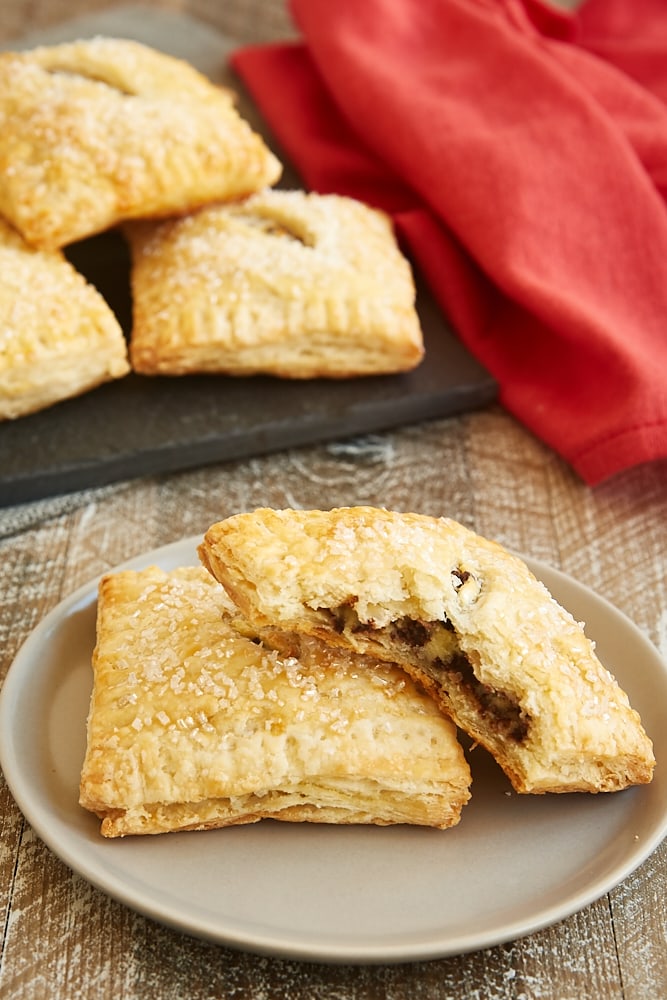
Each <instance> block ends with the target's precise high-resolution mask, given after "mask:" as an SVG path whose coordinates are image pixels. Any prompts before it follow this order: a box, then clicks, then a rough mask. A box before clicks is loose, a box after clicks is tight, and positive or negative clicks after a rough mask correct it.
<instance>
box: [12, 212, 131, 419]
mask: <svg viewBox="0 0 667 1000" xmlns="http://www.w3.org/2000/svg"><path fill="white" fill-rule="evenodd" d="M129 370H130V366H129V364H128V360H127V345H126V343H125V338H124V337H123V332H122V330H121V328H120V326H119V324H118V322H117V320H116V317H115V316H114V314H113V313H112V311H111V309H110V308H109V307H108V306H107V304H106V302H105V301H104V299H103V298H102V296H101V295H100V294H99V292H98V291H97V290H96V289H95V288H93V286H92V285H89V284H88V283H87V282H86V281H85V279H84V278H83V277H82V275H80V274H79V273H78V272H77V271H76V270H75V269H74V268H73V267H72V265H71V264H70V263H69V261H67V260H66V259H65V257H64V256H63V255H62V253H61V252H60V251H59V250H53V251H46V250H36V249H34V248H33V247H30V246H28V244H27V243H25V241H24V240H23V239H22V238H21V236H20V235H19V234H18V233H17V232H16V231H15V230H14V229H12V228H11V227H10V226H8V225H7V224H6V223H5V222H3V221H2V220H1V219H0V420H7V419H12V418H14V417H20V416H23V415H25V414H28V413H33V412H35V411H36V410H41V409H44V408H45V407H47V406H51V405H52V404H53V403H57V402H59V401H60V400H63V399H68V398H69V397H71V396H76V395H79V394H80V393H82V392H86V391H87V390H88V389H92V388H93V387H94V386H97V385H100V384H101V383H102V382H107V381H109V380H111V379H115V378H120V377H121V376H123V375H125V374H127V372H128V371H129Z"/></svg>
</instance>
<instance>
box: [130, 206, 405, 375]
mask: <svg viewBox="0 0 667 1000" xmlns="http://www.w3.org/2000/svg"><path fill="white" fill-rule="evenodd" d="M126 232H127V234H128V236H129V238H130V243H131V246H132V250H133V254H132V256H133V271H132V290H133V298H134V324H133V331H132V340H131V345H130V358H131V362H132V367H133V368H134V369H135V371H138V372H141V373H143V374H147V375H160V374H161V375H183V374H185V373H187V372H218V373H226V374H229V375H254V374H258V373H265V374H271V375H277V376H281V377H284V378H317V377H329V378H345V377H348V376H355V375H371V374H382V373H388V372H398V371H404V370H407V369H410V368H414V367H415V366H416V365H417V364H418V363H419V361H420V360H421V357H422V354H423V343H422V333H421V327H420V324H419V320H418V318H417V314H416V311H415V289H414V285H413V279H412V272H411V270H410V266H409V264H408V262H407V260H406V259H405V258H404V257H403V255H402V254H401V252H400V250H399V249H398V246H397V244H396V240H395V238H394V234H393V231H392V228H391V223H390V221H389V219H388V217H386V216H385V215H383V214H381V213H380V212H377V211H375V210H373V209H370V208H368V207H367V206H366V205H363V204H362V203H361V202H358V201H354V200H353V199H350V198H342V197H338V196H336V195H318V194H306V193H305V192H303V191H278V190H275V191H274V190H271V191H263V192H260V193H258V194H255V195H253V196H252V197H250V198H248V199H246V200H245V201H243V202H240V203H235V204H233V205H224V206H215V207H209V208H206V209H203V210H202V211H200V212H198V213H197V214H195V215H192V216H189V217H187V218H183V219H179V220H177V221H168V222H165V223H162V224H160V225H157V226H156V225H155V224H153V225H141V224H133V225H131V226H128V227H127V228H126Z"/></svg>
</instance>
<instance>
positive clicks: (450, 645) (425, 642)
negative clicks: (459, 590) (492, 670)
mask: <svg viewBox="0 0 667 1000" xmlns="http://www.w3.org/2000/svg"><path fill="white" fill-rule="evenodd" d="M468 576H469V574H461V577H460V582H461V585H462V584H463V583H465V581H466V579H467V578H468ZM354 603H355V601H354V599H350V600H349V601H347V602H346V603H345V604H340V605H338V607H335V608H331V609H329V608H320V609H319V611H320V613H322V614H325V615H326V616H327V618H328V619H329V621H330V623H331V626H332V627H333V628H334V629H335V630H336V632H338V633H339V634H343V633H348V634H349V635H361V634H366V635H368V636H369V638H371V639H372V638H373V637H374V636H375V637H377V639H378V640H379V642H380V643H381V637H382V635H383V634H384V635H386V636H388V637H389V639H390V641H391V642H393V643H397V644H399V645H400V646H402V647H403V649H406V648H407V649H410V650H413V651H414V654H415V663H416V664H418V665H419V666H420V667H421V668H422V669H423V670H425V671H426V672H427V673H428V674H429V675H430V676H431V677H432V678H433V679H434V680H435V681H436V682H437V684H438V685H439V686H440V687H441V688H442V690H443V692H444V693H445V694H446V695H447V696H448V697H449V698H450V699H451V701H452V704H453V705H454V706H456V702H457V700H459V699H460V698H461V696H463V698H465V700H466V701H468V702H471V701H472V702H474V703H475V705H476V710H477V712H478V713H479V715H480V716H481V717H482V718H483V719H484V723H485V725H486V726H487V727H488V728H493V729H494V730H495V731H496V733H497V734H498V735H499V736H502V737H504V738H506V739H508V740H512V741H514V742H516V743H521V742H523V741H524V740H525V739H526V737H527V736H528V732H529V729H530V721H531V720H530V716H529V715H527V714H526V713H525V712H524V711H523V709H522V708H521V705H520V704H519V702H518V701H517V699H516V698H514V697H513V696H512V695H510V694H508V693H507V692H506V691H501V690H499V689H497V688H493V687H491V686H490V685H488V684H483V683H482V681H480V680H479V678H478V677H477V676H476V675H475V672H474V670H473V667H472V664H471V663H470V660H469V659H468V657H467V656H466V655H465V653H463V652H462V651H461V650H460V649H459V647H458V642H457V639H456V634H455V630H454V626H453V625H452V623H451V622H450V621H449V620H448V619H445V620H443V621H440V622H424V621H420V620H419V619H415V618H408V617H404V618H398V619H397V620H396V621H394V622H392V623H391V624H390V625H388V626H387V627H386V628H384V629H378V628H376V627H375V625H374V623H373V622H361V621H360V620H359V617H358V615H357V613H356V611H355V609H354ZM382 645H383V650H384V652H386V651H387V646H386V644H382Z"/></svg>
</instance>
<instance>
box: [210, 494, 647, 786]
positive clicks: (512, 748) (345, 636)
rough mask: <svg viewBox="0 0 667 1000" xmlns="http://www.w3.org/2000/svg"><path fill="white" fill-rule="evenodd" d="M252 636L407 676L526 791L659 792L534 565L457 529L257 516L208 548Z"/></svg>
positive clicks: (235, 523) (232, 522)
mask: <svg viewBox="0 0 667 1000" xmlns="http://www.w3.org/2000/svg"><path fill="white" fill-rule="evenodd" d="M200 555H201V558H202V561H203V563H204V564H205V565H206V566H207V567H208V568H209V569H210V571H211V572H212V573H213V574H214V575H215V576H216V577H217V579H218V580H220V581H221V582H222V583H223V584H224V586H225V588H226V589H227V591H228V593H229V594H230V596H231V597H232V599H233V600H234V601H235V603H236V604H237V605H238V607H239V609H240V611H241V613H242V614H243V615H244V617H246V618H247V619H248V621H249V622H250V623H251V624H252V625H253V627H262V626H267V625H271V626H272V627H277V628H282V629H284V630H294V631H297V632H299V633H303V634H306V635H313V636H318V637H320V638H321V639H323V640H325V641H326V642H328V643H329V644H330V645H331V646H332V647H341V648H345V649H348V650H354V651H356V652H359V653H364V654H366V655H370V656H374V657H377V658H379V659H382V660H388V661H392V662H396V663H399V664H401V666H402V667H403V668H404V669H405V671H406V672H407V673H409V674H410V675H411V676H412V677H413V678H415V679H417V680H418V681H421V682H422V684H423V685H424V686H425V687H426V688H427V689H428V690H429V692H430V693H431V695H432V696H433V697H434V699H435V700H436V701H437V702H438V703H439V704H440V705H441V706H442V708H443V709H444V710H445V711H446V712H447V713H448V714H449V715H450V716H451V717H452V719H453V720H454V721H455V722H456V723H457V725H458V726H460V727H461V729H463V730H465V732H466V733H468V734H469V735H470V736H471V737H472V739H473V740H475V741H476V742H478V743H480V744H482V745H483V746H485V747H486V748H487V749H488V750H489V751H490V752H491V753H492V754H493V756H494V757H495V758H496V760H497V761H498V763H499V764H500V765H501V767H502V768H503V769H504V770H505V772H506V774H507V775H508V777H509V779H510V781H511V782H512V785H513V786H514V788H515V789H516V791H518V792H570V791H588V792H598V791H613V790H616V789H620V788H624V787H625V786H626V785H630V784H638V783H644V782H648V781H650V780H651V776H652V771H653V766H654V758H653V751H652V746H651V743H650V741H649V739H648V737H647V736H646V734H645V732H644V730H643V728H642V726H641V722H640V719H639V716H638V715H637V713H636V712H635V711H634V710H633V709H632V708H631V707H630V705H629V702H628V698H627V696H626V694H625V693H624V692H623V691H622V690H621V689H620V688H619V686H618V684H617V683H616V681H615V680H614V679H613V678H612V677H611V676H610V674H609V673H608V671H607V670H605V668H604V667H603V666H602V665H601V663H600V662H599V660H598V659H597V657H596V655H595V653H594V651H593V644H592V643H591V642H590V641H589V640H588V639H587V638H586V636H585V634H584V631H583V628H582V626H581V625H580V624H578V623H577V622H575V621H574V619H573V618H572V616H571V615H570V614H569V613H568V612H566V611H565V610H564V609H563V608H562V607H560V606H559V605H558V604H557V603H556V601H555V600H554V599H553V598H552V597H551V596H550V594H549V593H548V591H547V589H546V588H545V587H544V586H543V584H541V583H540V582H538V580H536V579H535V577H534V576H533V575H532V574H531V573H530V571H529V570H528V568H527V566H526V565H525V564H524V563H523V562H522V561H521V560H520V559H518V558H516V557H515V556H513V555H511V554H510V553H508V552H506V551H505V550H504V549H503V548H501V547H500V546H499V545H497V544H494V543H493V542H490V541H487V540H486V539H484V538H481V537H480V536H479V535H476V534H474V533H473V532H472V531H469V530H468V529H466V528H465V527H463V526H462V525H460V524H457V523H456V522H454V521H451V520H447V519H444V518H431V517H426V516H421V515H417V514H399V513H392V512H389V511H386V510H379V509H373V508H370V507H359V508H347V509H339V510H332V511H300V510H284V511H274V510H257V511H255V512H254V513H249V514H238V515H236V516H234V517H231V518H229V519H228V520H226V521H222V522H220V523H219V524H215V525H213V526H212V527H211V528H210V529H209V530H208V532H207V533H206V536H205V540H204V542H203V544H202V545H201V547H200Z"/></svg>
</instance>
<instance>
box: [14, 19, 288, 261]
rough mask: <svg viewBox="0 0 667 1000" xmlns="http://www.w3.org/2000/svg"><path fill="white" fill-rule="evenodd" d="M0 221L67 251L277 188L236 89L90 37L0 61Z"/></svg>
mask: <svg viewBox="0 0 667 1000" xmlns="http://www.w3.org/2000/svg"><path fill="white" fill-rule="evenodd" d="M0 125H1V128H0V214H2V215H4V216H5V218H7V219H8V220H9V221H10V222H12V223H13V225H14V226H15V227H16V228H17V229H18V230H19V231H20V232H21V233H22V234H23V236H24V237H25V239H26V240H27V241H28V242H29V243H31V244H33V245H35V246H40V247H45V248H53V247H60V246H64V245H65V244H68V243H72V242H74V241H75V240H78V239H81V238H82V237H84V236H89V235H91V234H93V233H97V232H100V231H102V230H103V229H107V228H110V227H111V226H113V225H114V224H116V223H117V222H119V221H120V220H123V219H131V218H137V217H156V216H158V217H159V216H166V215H171V214H176V213H177V212H184V211H187V210H190V209H193V208H195V207H196V206H199V205H202V204H206V203H208V202H211V201H217V200H222V199H227V198H237V197H240V196H243V195H246V194H249V193H250V192H252V191H255V190H257V189H259V188H261V187H264V185H266V184H271V183H273V182H274V181H276V180H277V179H278V177H279V175H280V173H281V169H282V168H281V165H280V164H279V162H278V160H277V159H276V158H275V156H273V154H272V153H271V152H270V151H269V150H268V149H267V147H266V146H265V144H264V142H263V140H262V139H261V138H260V137H259V136H258V135H256V134H255V133H254V132H253V131H252V130H251V128H250V126H249V125H248V124H247V123H246V122H245V121H244V120H243V119H242V118H241V117H240V116H239V115H238V113H237V111H236V110H235V108H234V106H233V103H232V97H231V94H230V93H229V92H228V91H226V90H223V89H221V88H219V87H216V86H214V85H213V84H212V83H210V82H209V81H208V80H206V79H205V78H204V77H203V76H201V74H199V73H198V72H197V71H196V70H195V69H194V68H193V67H191V66H189V65H188V64H187V63H185V62H183V61H181V60H178V59H174V58H172V57H170V56H167V55H164V54H162V53H159V52H156V51H154V50H153V49H150V48H148V47H146V46H144V45H141V44H139V43H137V42H132V41H123V40H118V39H111V38H94V39H90V40H85V41H77V42H71V43H67V44H63V45H54V46H43V47H40V48H36V49H33V50H31V51H28V52H22V53H19V52H4V53H1V54H0Z"/></svg>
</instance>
